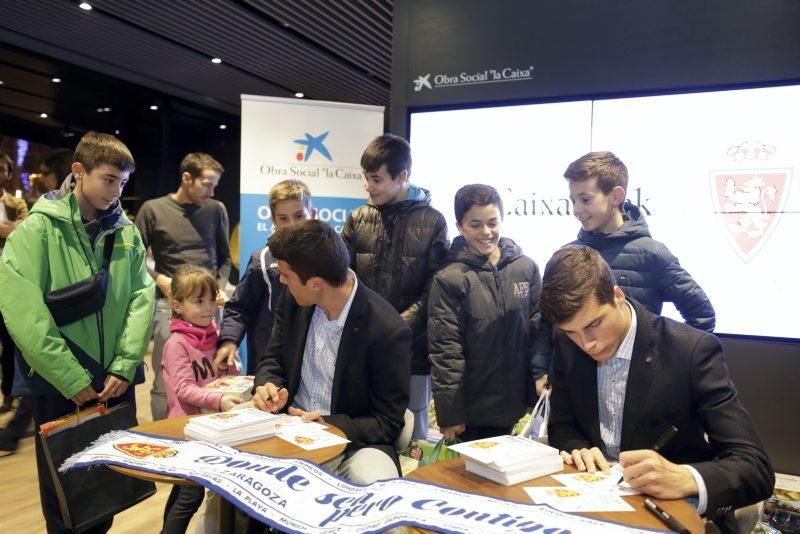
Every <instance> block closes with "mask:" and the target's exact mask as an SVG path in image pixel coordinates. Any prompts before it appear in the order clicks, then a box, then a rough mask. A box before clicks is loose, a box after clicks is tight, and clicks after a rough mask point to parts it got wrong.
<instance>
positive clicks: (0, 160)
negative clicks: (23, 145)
mask: <svg viewBox="0 0 800 534" xmlns="http://www.w3.org/2000/svg"><path fill="white" fill-rule="evenodd" d="M0 165H5V166H6V168H7V169H8V174H9V175H12V174H14V160H13V159H11V156H9V155H8V154H6V153H5V152H3V151H2V150H0Z"/></svg>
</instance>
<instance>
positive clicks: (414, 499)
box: [60, 431, 655, 534]
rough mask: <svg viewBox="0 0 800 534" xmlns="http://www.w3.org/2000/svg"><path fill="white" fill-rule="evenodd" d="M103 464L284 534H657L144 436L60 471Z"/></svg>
mask: <svg viewBox="0 0 800 534" xmlns="http://www.w3.org/2000/svg"><path fill="white" fill-rule="evenodd" d="M95 464H112V465H118V466H123V467H128V468H132V469H137V470H140V471H146V472H149V473H158V474H162V475H172V476H177V477H181V478H186V479H190V480H193V481H195V482H197V483H198V484H201V485H202V486H204V487H206V488H208V489H210V490H212V491H214V492H216V493H217V494H219V495H221V496H222V497H223V498H224V499H227V500H228V501H231V502H232V503H233V504H234V505H236V506H237V507H239V508H240V509H242V510H243V511H244V512H245V513H247V514H248V515H250V516H251V517H253V518H255V519H257V520H259V521H262V522H264V523H266V524H268V525H270V526H273V527H275V528H277V529H279V530H281V531H286V532H314V533H320V534H324V533H331V534H333V533H338V532H349V533H361V532H380V531H383V530H385V529H387V528H391V527H395V526H400V525H413V526H417V527H420V528H426V529H431V530H435V531H438V532H537V533H540V534H567V533H579V532H586V533H593V534H602V533H605V532H619V533H634V532H655V531H651V530H646V529H636V528H629V527H625V526H622V525H619V524H615V523H609V522H602V521H597V520H594V519H589V518H585V517H580V516H574V515H569V514H565V513H562V512H558V511H556V510H554V509H553V508H550V507H547V506H543V505H532V504H520V503H515V502H511V501H505V500H502V499H496V498H491V497H485V496H482V495H476V494H471V493H463V492H459V491H455V490H451V489H448V488H444V487H441V486H436V485H432V484H427V483H423V482H416V481H412V480H404V479H400V478H397V479H391V480H385V481H380V482H376V483H373V484H370V485H368V486H359V485H355V484H351V483H349V482H347V481H345V480H342V479H341V478H338V477H336V476H334V475H332V474H331V473H329V472H328V471H325V470H324V469H322V468H320V467H319V466H317V465H315V464H313V463H311V462H308V461H305V460H297V459H291V458H274V457H270V456H261V455H257V454H252V453H246V452H241V451H238V450H236V449H232V448H230V447H226V446H224V445H215V444H211V443H206V442H202V441H177V440H171V439H165V438H156V437H153V436H148V435H145V434H139V433H136V432H125V431H122V432H111V433H109V434H106V435H105V436H102V437H101V438H100V439H99V440H98V441H97V442H95V443H94V444H93V445H92V446H91V447H89V448H87V449H86V450H84V451H83V452H80V453H78V454H76V455H74V456H73V457H71V458H70V459H69V460H67V461H66V462H65V463H64V465H63V466H61V468H60V471H62V472H63V471H66V470H67V469H71V468H73V467H86V466H91V465H95Z"/></svg>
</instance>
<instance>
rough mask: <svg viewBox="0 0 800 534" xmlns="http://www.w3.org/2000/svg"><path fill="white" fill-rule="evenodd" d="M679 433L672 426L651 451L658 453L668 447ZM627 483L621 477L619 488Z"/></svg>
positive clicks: (676, 428) (618, 483) (659, 438)
mask: <svg viewBox="0 0 800 534" xmlns="http://www.w3.org/2000/svg"><path fill="white" fill-rule="evenodd" d="M677 433H678V427H676V426H675V425H670V426H669V428H667V429H666V430H665V431H664V432H663V433H662V434H661V435H660V436H659V437H658V439H657V440H656V442H655V444H654V445H653V446H652V447H651V450H652V451H654V452H658V451H660V450H661V449H663V448H664V447H666V445H667V443H669V442H670V440H672V438H674V437H675V435H676V434H677ZM623 482H625V477H619V481H618V482H617V486H619V485H620V484H622V483H623Z"/></svg>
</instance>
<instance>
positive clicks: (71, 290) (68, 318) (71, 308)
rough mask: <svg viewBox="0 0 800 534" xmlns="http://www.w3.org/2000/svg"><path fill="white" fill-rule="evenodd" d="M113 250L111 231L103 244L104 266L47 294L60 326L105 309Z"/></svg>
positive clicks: (54, 316) (52, 312)
mask: <svg viewBox="0 0 800 534" xmlns="http://www.w3.org/2000/svg"><path fill="white" fill-rule="evenodd" d="M113 250H114V232H111V233H109V234H108V235H107V236H106V239H105V243H104V245H103V266H102V267H101V268H100V270H99V271H98V272H97V273H95V274H93V275H92V276H91V277H89V278H87V279H85V280H81V281H80V282H75V283H74V284H70V285H68V286H66V287H62V288H61V289H57V290H55V291H50V292H49V293H47V294H45V296H44V303H45V304H46V305H47V308H48V309H49V310H50V313H51V314H52V315H53V319H54V320H55V322H56V324H57V325H58V326H63V325H65V324H70V323H74V322H75V321H77V320H79V319H82V318H84V317H86V316H87V315H91V314H93V313H97V312H98V311H100V310H101V309H103V305H104V304H105V302H106V288H107V287H108V277H109V273H108V266H109V264H110V263H111V253H112V251H113Z"/></svg>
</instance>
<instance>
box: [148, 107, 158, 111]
mask: <svg viewBox="0 0 800 534" xmlns="http://www.w3.org/2000/svg"><path fill="white" fill-rule="evenodd" d="M150 110H151V111H158V106H150Z"/></svg>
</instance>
